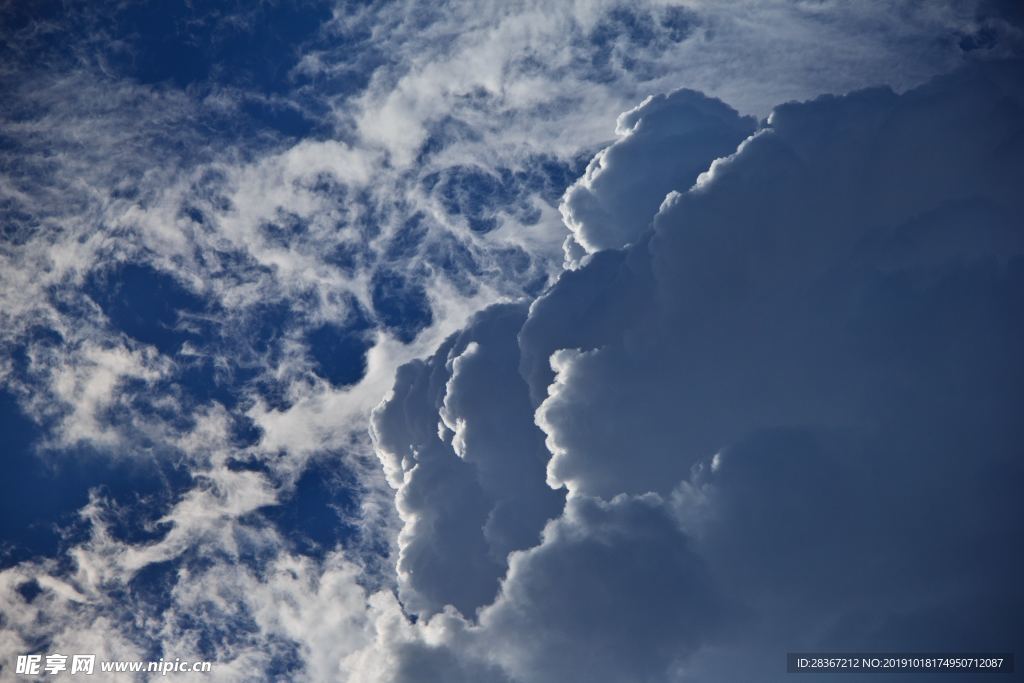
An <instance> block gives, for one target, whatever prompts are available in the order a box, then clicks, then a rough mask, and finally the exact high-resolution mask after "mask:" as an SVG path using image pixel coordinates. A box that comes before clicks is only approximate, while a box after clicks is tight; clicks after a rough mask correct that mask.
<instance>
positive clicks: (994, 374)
mask: <svg viewBox="0 0 1024 683" xmlns="http://www.w3.org/2000/svg"><path fill="white" fill-rule="evenodd" d="M1022 73H1024V70H1022V69H1021V65H1020V64H1019V63H1015V62H1008V63H990V64H985V65H976V66H974V67H971V68H968V69H965V70H962V71H960V72H958V73H956V74H953V75H950V76H947V77H943V78H940V79H938V80H935V81H933V82H931V83H929V84H927V85H925V86H922V87H920V88H918V89H915V90H912V91H909V92H907V93H905V94H903V95H897V94H895V93H893V92H892V91H890V90H888V89H871V90H865V91H860V92H855V93H852V94H850V95H847V96H844V97H823V98H819V99H817V100H814V101H811V102H807V103H793V104H787V105H784V106H781V107H779V108H777V109H776V110H775V112H774V113H773V114H772V116H771V117H770V119H769V120H768V122H767V124H766V125H765V126H763V127H762V128H761V129H759V130H758V131H757V132H756V133H755V134H754V135H753V136H751V137H750V138H749V139H748V140H746V141H745V142H744V143H743V144H742V145H741V146H740V148H739V150H738V151H737V152H736V153H735V154H733V155H731V156H729V157H727V158H724V159H720V160H718V161H715V162H714V163H713V164H711V167H710V169H709V170H708V171H707V172H706V173H704V174H703V175H702V176H701V177H700V178H699V179H698V180H697V182H696V184H695V185H694V187H692V188H689V184H690V183H689V182H686V184H685V185H684V186H681V187H680V188H678V191H677V192H673V193H672V194H670V195H669V197H668V198H667V199H666V200H665V202H664V203H662V204H661V208H660V210H659V211H658V213H657V216H656V217H655V218H654V220H653V228H652V229H650V230H649V231H648V232H647V233H646V234H644V235H641V236H638V237H636V238H634V239H633V240H631V241H633V242H634V244H633V245H632V246H630V247H628V248H626V249H625V250H623V251H606V252H602V253H598V254H595V255H594V256H592V257H588V258H586V259H584V261H583V263H582V265H581V267H580V268H579V269H578V270H576V271H571V272H567V273H565V274H564V275H563V276H562V278H561V279H560V280H559V282H558V283H557V284H556V285H555V286H554V287H552V288H551V289H550V290H549V291H548V292H546V293H545V294H543V295H542V296H541V297H540V298H539V299H538V300H537V301H536V302H535V303H534V304H533V305H532V306H531V309H530V315H529V317H528V319H527V320H526V321H525V323H524V324H523V325H522V326H521V327H520V328H518V332H517V333H516V339H517V343H518V354H517V355H518V361H517V362H518V364H519V368H520V370H521V374H520V375H518V376H511V375H505V374H502V373H499V372H489V369H490V368H493V367H496V366H495V365H494V364H488V365H481V366H480V368H479V373H481V375H482V376H481V379H480V380H478V381H482V382H488V383H489V384H490V386H491V387H492V389H491V391H492V393H495V394H505V393H507V392H508V391H509V390H510V388H511V387H516V386H518V385H519V384H520V383H521V382H523V381H525V382H526V384H528V385H529V388H530V392H529V395H530V396H531V405H532V406H534V407H536V424H537V425H539V426H540V428H541V429H542V430H543V431H544V432H545V434H546V443H547V446H548V450H549V451H550V454H551V457H550V460H549V461H548V464H547V481H548V483H549V484H550V485H551V486H553V487H565V488H567V489H568V491H569V492H570V495H569V499H568V502H567V504H566V509H565V512H564V513H563V516H562V517H560V518H559V519H558V520H556V521H553V522H551V523H550V524H549V525H548V527H547V529H546V531H545V535H544V540H543V542H542V543H541V544H540V545H539V546H536V547H534V548H532V549H530V550H526V551H523V552H521V553H513V554H512V555H511V556H510V558H509V562H508V570H507V574H506V576H505V578H504V579H503V583H502V590H501V592H500V594H499V596H498V597H497V598H496V600H495V602H494V603H493V604H491V605H489V606H487V607H484V608H483V609H482V611H480V612H479V616H478V621H477V623H476V624H475V625H461V622H459V621H458V620H456V621H455V622H451V621H450V618H448V617H444V618H442V617H437V618H435V620H433V621H431V622H430V625H429V627H428V628H429V629H441V630H442V631H443V632H444V633H445V634H446V637H447V638H448V639H449V642H450V643H451V647H453V648H456V649H457V650H458V651H461V652H463V653H464V654H465V656H466V657H469V658H472V657H479V656H482V655H480V650H477V649H475V648H481V649H482V650H483V651H487V652H490V653H492V654H491V655H490V656H491V657H492V658H493V659H495V660H497V661H500V662H501V663H502V666H503V668H504V669H505V671H506V672H509V673H510V675H511V676H512V678H513V679H514V680H523V681H526V680H529V681H539V680H566V679H570V678H575V677H582V678H585V679H587V680H596V681H617V680H618V681H621V680H652V681H653V680H677V679H685V675H690V676H693V677H694V678H695V679H698V680H712V681H716V680H721V681H730V680H774V679H775V678H776V673H774V672H776V671H777V670H778V669H777V667H778V666H780V664H779V663H780V662H781V661H782V657H783V655H784V653H785V652H786V651H787V650H792V649H805V650H858V649H863V650H871V649H876V650H878V649H881V650H892V649H901V648H908V649H917V650H935V651H955V650H971V649H978V650H990V651H993V650H995V651H1011V650H1014V649H1020V645H1021V643H1020V641H1019V634H1020V633H1021V632H1022V628H1021V621H1020V616H1019V615H1020V614H1021V607H1022V604H1024V592H1022V587H1021V584H1020V580H1019V576H1020V567H1021V562H1022V560H1024V558H1022V556H1021V553H1020V551H1019V549H1018V548H1016V547H1015V546H1014V544H1013V543H1012V539H1013V538H1015V537H1017V536H1018V535H1019V534H1020V531H1021V528H1020V520H1021V519H1024V515H1022V513H1024V508H1022V504H1021V502H1020V499H1019V497H1018V496H1016V494H1015V491H1017V490H1018V489H1019V488H1020V486H1021V485H1022V484H1024V466H1022V464H1021V462H1020V459H1019V445H1020V443H1021V442H1022V439H1024V429H1022V427H1021V422H1020V420H1019V415H1020V412H1021V409H1022V408H1024V389H1022V387H1024V357H1022V355H1021V354H1020V352H1019V349H1021V348H1024V324H1022V323H1021V319H1020V316H1019V311H1020V310H1022V304H1024V299H1022V297H1024V234H1022V233H1021V230H1020V221H1019V217H1020V216H1021V215H1024V201H1022V199H1021V195H1020V193H1019V191H1018V189H1019V185H1020V181H1021V179H1022V178H1024V166H1022V163H1021V159H1024V156H1022V155H1021V154H1020V153H1019V152H1020V151H1021V149H1020V148H1021V144H1022V140H1024V123H1022V122H1024V116H1022V114H1024V81H1022V79H1021V74H1022ZM686 97H687V98H690V99H692V98H693V97H694V96H693V95H689V94H688V95H686ZM677 121H678V119H675V118H673V117H666V118H665V119H663V120H662V121H661V122H660V125H662V126H666V127H669V128H671V127H672V126H674V125H676V124H677ZM652 135H656V133H652ZM627 140H628V138H627ZM687 152H688V150H687V149H686V148H685V146H684V147H683V148H682V149H680V150H679V151H678V154H679V155H686V154H687ZM671 155H672V154H671V152H666V153H665V156H666V157H669V156H671ZM646 161H647V157H646V155H641V156H638V157H637V158H636V160H635V161H634V162H633V163H632V165H627V164H629V159H628V157H622V158H621V159H620V163H622V167H621V168H619V169H618V171H617V173H618V174H621V176H622V177H624V178H628V179H629V180H630V181H631V182H634V183H642V182H643V179H644V178H646V177H647V176H646V175H645V174H647V173H650V172H654V173H657V171H658V170H659V168H660V167H659V166H658V165H657V164H654V165H653V166H652V165H649V164H647V163H646ZM657 182H661V180H660V179H658V180H657ZM614 190H615V188H611V189H609V190H608V192H609V193H614ZM623 196H626V197H628V196H629V195H628V194H624V195H623ZM567 197H568V198H569V199H571V197H572V193H570V194H569V195H567ZM649 211H650V202H645V201H637V202H635V203H630V202H628V201H623V202H622V203H621V204H620V205H619V207H618V208H617V213H618V214H619V215H620V216H625V219H626V220H625V221H620V222H619V223H618V224H619V225H622V224H628V223H627V222H628V220H629V219H630V218H633V219H635V220H636V222H635V223H634V225H643V224H644V223H645V222H646V220H647V219H646V218H645V217H646V216H647V215H648V213H649ZM494 314H496V313H492V314H491V315H494ZM484 319H485V317H481V320H484ZM470 329H472V328H470ZM466 334H472V332H467V333H466ZM453 343H454V342H452V341H450V342H449V345H451V344H453ZM490 343H491V344H494V343H496V342H495V341H492V342H490ZM506 343H507V342H506ZM485 347H486V344H485V343H484V342H481V348H485ZM449 348H450V347H449ZM467 348H468V347H467ZM442 353H443V354H446V357H447V358H449V366H450V369H449V370H448V372H450V373H452V376H453V377H458V374H459V373H458V368H459V365H458V364H459V362H460V361H461V360H462V359H463V358H465V356H466V355H468V356H469V358H470V359H472V352H462V354H463V355H462V356H460V355H459V353H454V354H453V353H452V352H451V351H442ZM549 359H550V367H546V366H547V364H548V361H549ZM438 362H439V361H437V360H435V361H434V362H433V363H434V367H439V366H438ZM451 368H454V370H453V369H451ZM413 372H414V371H413V370H412V369H411V368H410V369H406V370H404V371H403V375H402V376H403V377H410V376H411V375H410V373H413ZM423 373H424V370H420V371H417V372H416V374H417V376H421V377H424V376H425V375H424V374H423ZM447 377H448V373H442V374H441V375H440V377H437V378H436V379H434V380H433V381H434V383H435V386H437V387H440V384H439V382H441V381H445V382H448V383H449V386H450V385H451V384H453V383H454V380H448V379H447ZM406 381H407V380H400V382H399V384H398V387H399V391H398V392H397V393H396V398H392V399H390V400H389V402H388V403H386V404H385V406H384V407H383V408H382V410H381V412H380V413H379V415H388V414H393V413H395V411H398V410H400V409H401V410H402V411H408V403H401V404H400V403H398V399H397V397H400V396H404V395H405V394H404V393H403V392H402V390H401V387H403V386H405V383H406ZM437 401H438V399H435V404H436V403H437ZM446 405H447V402H446ZM399 406H401V408H400V407H399ZM443 414H444V413H443V411H442V415H443ZM514 414H515V413H513V412H508V413H506V414H505V417H506V418H507V419H506V420H505V421H504V422H503V425H502V427H503V429H505V430H506V434H507V435H508V434H513V433H515V431H517V430H527V431H530V430H532V429H533V426H532V424H530V423H529V421H528V420H526V419H513V416H514ZM428 415H429V413H428ZM462 417H463V418H464V422H463V423H457V424H458V425H459V426H458V429H457V430H456V437H455V439H453V443H457V442H458V435H459V434H460V433H461V434H472V433H473V430H474V428H475V420H477V419H480V418H479V417H478V416H476V415H474V414H472V413H468V414H466V415H463V416H462ZM430 421H432V420H431V419H426V420H425V421H424V423H423V434H424V435H425V434H426V432H427V430H428V429H429V424H428V422H430ZM377 425H378V429H377V435H378V439H379V440H380V443H381V444H382V446H383V447H384V451H385V452H386V453H389V454H391V455H390V456H389V458H391V459H390V460H389V459H385V463H386V464H387V465H389V467H390V468H391V469H392V470H393V471H397V468H398V464H397V456H396V455H395V454H398V453H402V452H409V453H415V452H416V449H415V447H412V448H411V450H410V446H412V442H410V441H409V440H408V439H407V437H406V435H405V434H403V433H401V432H399V431H396V430H395V429H393V428H392V426H391V425H389V424H387V423H385V422H382V421H379V422H378V423H377ZM507 435H506V437H505V438H506V439H508V438H509V436H507ZM433 438H434V439H437V437H436V436H434V437H433ZM407 444H408V445H407ZM403 449H405V450H403ZM415 457H416V456H413V457H412V458H411V459H409V460H408V463H409V464H407V465H405V466H403V468H402V469H403V470H404V471H405V472H409V471H410V469H409V468H410V466H411V465H412V463H413V462H414V461H415ZM467 459H468V458H467ZM411 474H412V478H413V479H415V477H416V474H417V470H412V471H411ZM500 481H501V482H504V481H510V480H508V479H506V478H503V479H501V480H500ZM491 495H494V494H493V493H492V494H491ZM428 500H429V501H431V505H439V504H440V502H441V501H442V500H443V501H446V503H445V504H446V505H450V504H451V500H452V499H451V498H450V497H448V496H446V495H444V494H439V495H436V496H434V497H426V496H424V497H423V498H422V499H421V503H420V504H421V505H424V506H426V505H427V501H428ZM602 501H603V502H602ZM666 501H668V502H666ZM426 509H429V508H426ZM659 515H660V516H659ZM413 518H414V515H410V517H409V519H410V520H411V519H413ZM627 518H628V519H630V520H634V521H629V522H627V521H625V519H627ZM460 519H461V520H462V521H466V520H467V517H466V516H462V517H460ZM669 520H671V521H669ZM473 527H474V530H473V532H472V533H473V534H479V533H480V532H479V531H477V530H476V529H477V528H482V525H480V522H479V520H478V521H477V522H475V523H474V524H473ZM427 528H430V527H429V526H426V527H422V528H421V527H420V526H418V525H417V524H416V523H415V522H413V523H409V522H407V524H406V527H405V531H404V532H403V535H402V538H403V543H405V544H406V547H415V546H416V545H417V544H419V543H421V542H423V543H427V542H429V539H430V538H431V536H430V534H429V533H428V532H427V531H426V529H427ZM432 547H436V546H432ZM447 547H454V545H453V544H452V543H451V542H449V543H448V546H447ZM460 570H464V571H466V577H467V578H468V577H469V576H470V573H469V570H468V569H467V568H466V567H456V565H455V564H454V563H453V564H452V565H451V569H450V570H449V571H455V572H459V571H460ZM412 576H413V577H415V573H413V574H412ZM446 576H447V577H448V578H449V580H453V579H451V574H450V573H448V574H446ZM436 595H437V597H438V598H440V599H442V600H443V593H437V594H436ZM619 596H623V597H625V596H628V598H629V599H621V600H620V599H619ZM639 605H643V609H642V610H640V609H639V607H638V606H639ZM463 614H465V615H466V617H467V618H471V617H472V614H471V613H470V612H466V611H463ZM453 624H454V625H453ZM722 624H726V626H725V627H721V628H719V627H720V626H721V625H722ZM428 632H429V630H428ZM538 634H539V635H538ZM668 653H670V654H668ZM684 674H685V675H684Z"/></svg>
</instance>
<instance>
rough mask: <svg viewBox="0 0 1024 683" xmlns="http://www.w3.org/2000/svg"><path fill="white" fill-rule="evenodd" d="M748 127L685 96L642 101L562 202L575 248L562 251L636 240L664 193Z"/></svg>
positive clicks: (727, 148)
mask: <svg viewBox="0 0 1024 683" xmlns="http://www.w3.org/2000/svg"><path fill="white" fill-rule="evenodd" d="M754 126H755V121H754V119H753V118H752V117H740V116H739V115H738V114H737V113H736V112H735V111H734V110H733V109H732V108H730V107H729V106H728V105H725V104H723V103H722V102H719V101H717V100H712V99H709V98H707V97H705V96H703V95H702V94H700V93H697V92H693V91H690V90H677V91H675V92H673V93H672V94H670V95H658V96H657V97H648V98H647V99H646V100H644V102H643V103H641V104H640V105H639V106H637V107H636V108H635V109H631V110H630V111H628V112H626V113H624V114H622V115H620V116H619V120H618V122H617V124H616V126H615V132H616V134H617V135H618V136H619V139H618V140H616V141H615V143H614V144H612V145H610V146H609V147H607V148H605V149H604V150H602V151H601V152H600V153H598V154H597V156H595V157H594V158H593V160H592V161H591V162H590V164H589V165H588V166H587V172H586V174H585V175H584V176H583V177H582V178H580V179H579V180H578V181H576V183H575V184H573V186H572V187H570V188H569V189H568V190H566V192H565V196H564V197H563V199H562V204H561V206H560V209H561V211H562V216H563V218H564V219H565V224H566V225H567V226H568V227H569V229H570V230H571V231H572V237H573V241H574V242H575V243H576V244H575V245H574V246H572V247H567V249H573V248H579V247H582V248H583V249H584V250H586V252H587V253H593V252H595V251H599V250H601V249H618V248H620V247H624V246H626V245H627V244H629V243H630V242H632V241H633V240H635V239H636V238H638V237H640V236H642V235H643V234H644V233H645V232H646V231H647V229H648V228H649V227H650V223H651V221H652V220H653V219H654V215H655V214H656V213H657V212H658V208H659V207H660V206H661V202H662V200H664V199H665V195H666V194H668V192H669V191H670V190H676V189H679V188H688V187H689V186H690V185H691V184H692V183H693V181H694V180H696V179H697V175H698V174H700V173H701V172H702V171H704V170H705V169H707V167H708V164H710V163H711V162H712V161H714V160H715V159H717V158H718V157H722V156H726V155H728V154H731V153H732V152H733V151H735V150H736V146H737V145H738V144H739V143H740V142H741V141H742V140H743V139H744V138H746V137H747V136H748V135H749V134H750V133H752V132H753V130H754ZM641 164H642V165H643V166H644V173H643V174H638V173H636V168H637V166H639V165H641Z"/></svg>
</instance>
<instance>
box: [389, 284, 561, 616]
mask: <svg viewBox="0 0 1024 683" xmlns="http://www.w3.org/2000/svg"><path fill="white" fill-rule="evenodd" d="M525 314H526V308H525V306H524V305H514V304H509V305H504V306H498V307H494V308H490V309H488V310H487V311H486V312H485V313H482V314H480V315H478V316H476V317H474V318H473V319H472V320H471V321H470V323H469V325H468V326H467V327H466V329H464V330H463V331H461V332H460V333H458V334H457V335H455V336H453V337H451V338H449V340H448V341H446V342H445V343H444V344H443V345H442V346H441V348H440V349H438V351H437V352H436V353H435V354H434V355H433V356H432V357H431V358H430V359H429V360H427V361H419V362H414V363H413V364H410V365H406V366H404V367H403V368H402V369H401V371H400V372H399V374H398V378H397V381H396V385H395V387H394V389H393V390H392V392H391V397H390V398H389V399H388V401H386V402H385V403H384V404H382V406H381V407H380V408H379V409H378V410H377V411H375V412H374V415H373V434H374V435H375V443H376V445H377V449H378V453H379V455H380V458H381V462H382V464H383V466H384V471H385V473H386V474H387V477H388V481H389V483H390V484H391V485H392V486H394V487H395V488H396V489H397V490H398V493H397V497H396V504H397V507H398V512H399V516H400V517H401V518H402V519H403V520H404V522H405V528H404V530H403V532H402V533H401V534H400V535H399V539H398V546H399V555H398V572H399V585H400V587H401V588H402V591H403V592H402V598H403V601H404V602H405V603H406V604H407V605H408V606H409V608H410V609H412V610H415V611H417V612H424V613H426V614H428V615H429V614H432V613H434V612H437V611H438V610H439V609H441V608H442V607H443V606H444V605H446V604H452V605H455V606H457V607H458V608H459V609H461V610H462V611H463V613H466V614H472V613H473V612H474V611H475V609H476V608H478V607H480V606H482V605H485V604H488V603H489V602H491V601H492V600H493V598H494V595H495V594H496V592H497V587H498V580H499V578H500V577H501V576H502V575H503V573H504V568H505V561H506V557H507V556H508V554H509V553H510V552H511V551H513V550H520V549H523V548H528V547H530V546H532V545H534V544H535V543H536V542H537V540H538V539H539V537H540V531H541V529H542V527H543V526H544V524H545V522H546V521H547V520H548V519H549V518H551V517H554V516H556V515H557V514H558V511H559V509H560V508H561V496H560V495H558V494H556V493H555V492H553V491H551V490H550V489H548V488H547V487H546V486H544V484H543V479H542V476H541V475H542V473H543V468H544V461H545V459H546V452H545V450H544V444H543V435H542V434H541V433H540V431H538V430H536V429H531V428H530V415H531V412H532V409H531V406H530V402H529V397H528V394H527V391H526V385H525V383H524V382H522V380H521V379H520V377H519V374H518V367H517V347H516V344H515V331H516V330H517V329H518V328H519V327H520V326H521V325H522V321H523V319H524V318H525ZM496 382H498V383H500V384H499V385H500V386H502V387H503V391H501V392H497V393H496V392H494V391H493V388H494V386H495V383H496ZM517 427H518V428H517ZM523 427H526V428H525V429H523Z"/></svg>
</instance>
